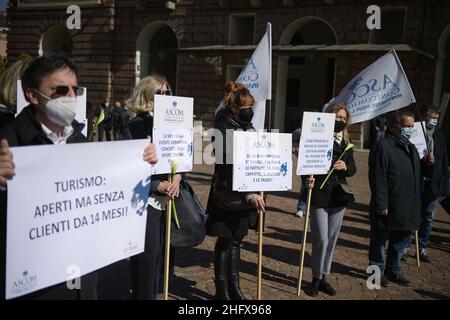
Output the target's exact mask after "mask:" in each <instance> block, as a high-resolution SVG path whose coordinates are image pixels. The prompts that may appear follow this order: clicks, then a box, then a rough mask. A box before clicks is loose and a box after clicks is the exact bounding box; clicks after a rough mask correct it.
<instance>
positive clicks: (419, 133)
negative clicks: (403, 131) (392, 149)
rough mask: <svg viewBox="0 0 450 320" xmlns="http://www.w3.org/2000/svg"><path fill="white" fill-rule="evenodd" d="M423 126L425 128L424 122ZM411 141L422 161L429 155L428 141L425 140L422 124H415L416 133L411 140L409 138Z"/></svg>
mask: <svg viewBox="0 0 450 320" xmlns="http://www.w3.org/2000/svg"><path fill="white" fill-rule="evenodd" d="M422 124H423V126H424V127H425V122H422ZM409 141H410V142H411V143H412V144H413V145H414V146H415V147H416V149H417V152H419V156H420V159H422V158H423V157H425V156H426V155H427V154H428V147H427V141H426V140H425V135H424V134H423V130H422V126H421V125H420V122H415V123H414V131H413V134H412V136H411V138H409Z"/></svg>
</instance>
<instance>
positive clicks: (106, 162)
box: [5, 139, 151, 299]
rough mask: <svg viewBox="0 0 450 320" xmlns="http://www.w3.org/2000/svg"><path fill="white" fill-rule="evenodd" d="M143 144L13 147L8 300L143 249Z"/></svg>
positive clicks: (146, 182)
mask: <svg viewBox="0 0 450 320" xmlns="http://www.w3.org/2000/svg"><path fill="white" fill-rule="evenodd" d="M147 145H148V140H147V139H143V140H130V141H115V142H93V143H75V144H69V145H45V146H29V147H15V148H11V151H12V153H13V155H14V162H15V165H16V175H15V176H14V178H13V179H12V180H10V181H8V202H7V203H8V208H7V248H6V292H5V293H6V298H7V299H11V298H15V297H19V296H22V295H25V294H28V293H31V292H34V291H36V290H40V289H43V288H46V287H49V286H52V285H55V284H58V283H63V282H66V281H68V280H71V279H74V278H77V277H80V276H82V275H85V274H87V273H90V272H92V271H94V270H97V269H100V268H102V267H104V266H107V265H109V264H111V263H114V262H116V261H119V260H122V259H126V258H128V257H130V256H132V255H136V254H139V253H141V252H143V250H144V239H145V225H146V219H147V210H146V208H147V199H148V192H149V188H150V179H151V177H150V165H149V164H148V163H147V162H145V161H143V159H142V155H143V152H144V148H145V147H146V146H147ZM117 150H120V152H117Z"/></svg>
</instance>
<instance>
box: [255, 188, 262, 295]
mask: <svg viewBox="0 0 450 320" xmlns="http://www.w3.org/2000/svg"><path fill="white" fill-rule="evenodd" d="M260 196H261V197H264V193H263V192H260ZM258 220H259V226H258V230H259V233H258V289H257V294H256V299H257V300H261V286H262V283H261V282H262V258H263V255H262V244H263V232H264V226H263V222H264V212H263V211H262V210H259V219H258Z"/></svg>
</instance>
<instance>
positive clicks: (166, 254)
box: [163, 174, 172, 300]
mask: <svg viewBox="0 0 450 320" xmlns="http://www.w3.org/2000/svg"><path fill="white" fill-rule="evenodd" d="M169 183H172V175H171V174H169ZM166 211H167V213H166V242H165V252H164V290H163V293H164V300H168V299H169V262H170V261H169V260H170V224H171V222H172V198H171V197H169V196H167V210H166Z"/></svg>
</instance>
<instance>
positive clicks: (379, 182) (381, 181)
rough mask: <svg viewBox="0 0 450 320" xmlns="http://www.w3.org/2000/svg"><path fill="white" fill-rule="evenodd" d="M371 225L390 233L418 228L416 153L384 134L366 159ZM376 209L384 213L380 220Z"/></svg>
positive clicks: (419, 182)
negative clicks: (375, 224) (384, 211)
mask: <svg viewBox="0 0 450 320" xmlns="http://www.w3.org/2000/svg"><path fill="white" fill-rule="evenodd" d="M369 183H370V190H371V192H372V197H371V200H370V217H371V221H372V223H377V224H379V226H380V227H382V228H386V229H390V230H410V231H412V230H417V229H418V228H419V225H420V204H421V202H420V201H421V200H420V199H421V179H420V158H419V154H418V152H417V149H416V148H415V147H414V145H412V144H411V143H410V142H409V141H406V140H405V139H404V138H402V137H400V138H397V137H394V136H393V135H391V134H388V135H387V136H386V137H385V138H384V139H383V140H380V141H378V142H377V144H376V145H375V147H374V149H373V150H372V151H371V152H370V155H369ZM377 209H388V215H387V216H380V215H378V214H377V213H376V210H377Z"/></svg>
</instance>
